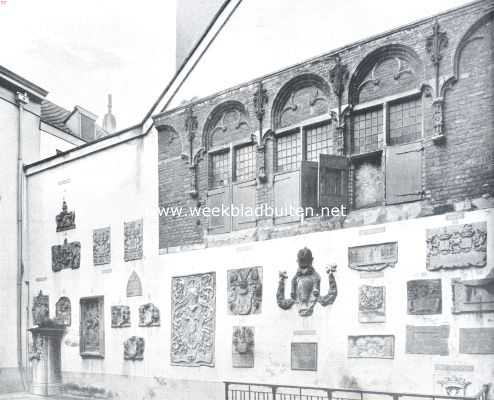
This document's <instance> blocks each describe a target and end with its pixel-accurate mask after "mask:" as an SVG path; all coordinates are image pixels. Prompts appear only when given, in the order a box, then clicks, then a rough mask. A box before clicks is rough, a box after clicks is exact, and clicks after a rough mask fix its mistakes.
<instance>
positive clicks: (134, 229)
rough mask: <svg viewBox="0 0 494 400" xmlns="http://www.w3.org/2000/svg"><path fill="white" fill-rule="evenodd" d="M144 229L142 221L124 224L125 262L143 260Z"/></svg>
mask: <svg viewBox="0 0 494 400" xmlns="http://www.w3.org/2000/svg"><path fill="white" fill-rule="evenodd" d="M142 243H143V227H142V219H138V220H136V221H131V222H125V223H124V260H125V261H132V260H140V259H141V258H142Z"/></svg>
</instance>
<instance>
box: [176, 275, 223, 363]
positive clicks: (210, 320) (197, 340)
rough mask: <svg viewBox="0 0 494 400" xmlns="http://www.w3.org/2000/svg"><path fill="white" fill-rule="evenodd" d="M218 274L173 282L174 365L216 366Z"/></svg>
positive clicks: (191, 276) (193, 276)
mask: <svg viewBox="0 0 494 400" xmlns="http://www.w3.org/2000/svg"><path fill="white" fill-rule="evenodd" d="M215 304H216V284H215V273H214V272H209V273H205V274H199V275H189V276H181V277H175V278H173V279H172V338H171V363H172V365H184V366H199V365H205V366H214V336H215Z"/></svg>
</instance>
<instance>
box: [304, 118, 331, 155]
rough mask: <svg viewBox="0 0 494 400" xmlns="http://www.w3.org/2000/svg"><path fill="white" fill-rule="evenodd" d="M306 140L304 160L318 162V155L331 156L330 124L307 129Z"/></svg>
mask: <svg viewBox="0 0 494 400" xmlns="http://www.w3.org/2000/svg"><path fill="white" fill-rule="evenodd" d="M305 138H306V157H305V158H306V160H307V161H316V162H317V161H318V160H319V154H333V153H334V140H333V130H332V129H331V124H330V123H325V124H322V125H319V126H314V127H310V128H307V129H306V130H305Z"/></svg>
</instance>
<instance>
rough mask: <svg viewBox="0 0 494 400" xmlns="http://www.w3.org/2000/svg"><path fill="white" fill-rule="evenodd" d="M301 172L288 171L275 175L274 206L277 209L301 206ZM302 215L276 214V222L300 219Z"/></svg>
mask: <svg viewBox="0 0 494 400" xmlns="http://www.w3.org/2000/svg"><path fill="white" fill-rule="evenodd" d="M299 177H300V173H299V171H293V172H287V173H283V174H278V175H275V177H274V186H273V190H274V206H275V211H276V210H278V211H280V210H281V209H284V208H287V209H288V210H289V209H290V206H292V208H293V209H295V208H296V207H299V206H300V182H299ZM299 220H300V216H298V215H296V214H295V213H293V214H292V215H283V216H276V215H275V218H274V222H275V223H276V224H282V223H286V222H293V221H299Z"/></svg>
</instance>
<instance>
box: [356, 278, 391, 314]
mask: <svg viewBox="0 0 494 400" xmlns="http://www.w3.org/2000/svg"><path fill="white" fill-rule="evenodd" d="M385 293H386V292H385V288H384V286H368V285H362V286H360V288H359V305H358V316H359V322H364V323H365V322H384V321H385V320H386V314H385V296H386V295H385Z"/></svg>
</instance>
